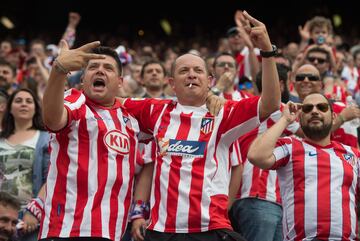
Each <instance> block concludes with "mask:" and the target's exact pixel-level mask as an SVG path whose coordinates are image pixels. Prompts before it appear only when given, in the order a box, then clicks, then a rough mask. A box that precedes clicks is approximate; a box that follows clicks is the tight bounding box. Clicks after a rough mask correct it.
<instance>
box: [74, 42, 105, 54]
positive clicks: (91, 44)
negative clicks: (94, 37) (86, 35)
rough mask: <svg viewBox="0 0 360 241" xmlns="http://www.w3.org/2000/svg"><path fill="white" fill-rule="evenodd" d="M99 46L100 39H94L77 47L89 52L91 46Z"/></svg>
mask: <svg viewBox="0 0 360 241" xmlns="http://www.w3.org/2000/svg"><path fill="white" fill-rule="evenodd" d="M99 46H100V41H94V42H91V43H88V44H85V45H83V46H81V47H79V48H78V50H81V51H84V52H89V51H90V50H92V49H93V48H96V47H99Z"/></svg>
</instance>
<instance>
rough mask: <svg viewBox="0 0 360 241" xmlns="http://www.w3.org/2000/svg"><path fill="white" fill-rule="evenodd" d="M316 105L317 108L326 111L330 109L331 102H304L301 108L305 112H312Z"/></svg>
mask: <svg viewBox="0 0 360 241" xmlns="http://www.w3.org/2000/svg"><path fill="white" fill-rule="evenodd" d="M314 106H316V109H318V110H319V111H321V112H323V113H325V112H327V111H328V110H329V104H328V103H319V104H316V105H313V104H304V105H302V106H301V110H302V112H304V113H305V114H307V113H310V112H311V111H312V110H313V109H314Z"/></svg>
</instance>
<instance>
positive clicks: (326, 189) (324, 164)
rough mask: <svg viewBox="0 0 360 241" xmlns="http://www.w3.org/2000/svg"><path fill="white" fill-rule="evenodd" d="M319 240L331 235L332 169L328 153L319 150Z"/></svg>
mask: <svg viewBox="0 0 360 241" xmlns="http://www.w3.org/2000/svg"><path fill="white" fill-rule="evenodd" d="M317 150H318V152H317V178H318V180H317V185H318V187H317V190H318V192H317V202H318V203H317V206H318V208H319V209H318V212H317V233H318V236H317V238H319V239H328V238H329V235H330V223H331V222H330V220H331V217H330V212H328V211H327V210H331V204H330V199H331V198H330V183H331V179H330V177H331V167H330V156H329V154H328V153H326V152H324V151H322V150H320V149H317Z"/></svg>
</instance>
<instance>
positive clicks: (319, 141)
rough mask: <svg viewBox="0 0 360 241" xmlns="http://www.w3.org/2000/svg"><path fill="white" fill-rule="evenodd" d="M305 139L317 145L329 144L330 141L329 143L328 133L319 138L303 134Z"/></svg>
mask: <svg viewBox="0 0 360 241" xmlns="http://www.w3.org/2000/svg"><path fill="white" fill-rule="evenodd" d="M305 140H306V141H307V142H310V143H313V144H315V145H318V146H327V145H330V143H331V139H330V135H328V136H327V137H325V138H323V139H321V140H313V139H310V138H308V137H306V136H305Z"/></svg>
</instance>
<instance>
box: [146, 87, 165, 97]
mask: <svg viewBox="0 0 360 241" xmlns="http://www.w3.org/2000/svg"><path fill="white" fill-rule="evenodd" d="M146 93H147V94H148V95H150V96H151V98H158V97H161V95H162V94H163V91H162V89H156V90H151V89H146Z"/></svg>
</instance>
